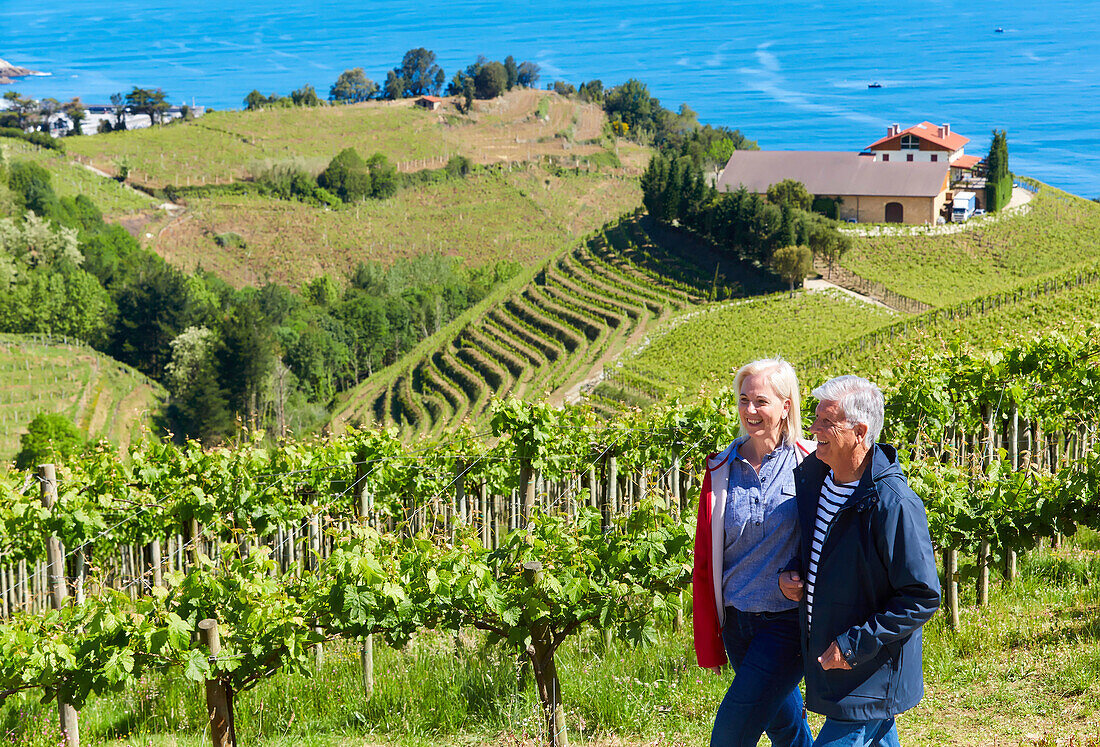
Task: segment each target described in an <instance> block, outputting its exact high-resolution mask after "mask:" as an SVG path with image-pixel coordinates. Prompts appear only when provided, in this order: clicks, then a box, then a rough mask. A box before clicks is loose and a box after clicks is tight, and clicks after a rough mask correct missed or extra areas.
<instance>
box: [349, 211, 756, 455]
mask: <svg viewBox="0 0 1100 747" xmlns="http://www.w3.org/2000/svg"><path fill="white" fill-rule="evenodd" d="M769 287H771V288H774V287H775V285H774V280H772V279H770V278H768V277H767V276H766V275H764V274H762V273H760V272H759V271H755V270H752V269H751V268H748V267H746V266H742V265H739V264H737V263H735V262H734V261H731V260H729V259H728V258H724V257H721V256H720V255H719V254H718V253H716V252H715V251H714V250H713V249H711V248H710V247H709V246H707V245H706V244H704V243H702V242H699V241H696V240H694V239H692V238H691V237H688V236H685V235H680V234H678V233H673V232H671V231H669V230H667V229H661V228H659V227H657V226H655V225H653V224H652V223H651V222H650V221H648V220H645V219H642V218H640V217H639V216H638V215H632V216H628V217H624V218H623V219H621V220H620V221H618V222H617V223H615V224H612V225H610V226H608V227H606V228H605V229H604V230H602V231H600V232H599V233H598V234H596V235H595V236H594V237H593V238H591V239H590V240H588V241H587V242H586V243H584V244H583V245H581V246H579V247H576V248H574V249H572V250H570V251H568V252H566V253H565V254H564V255H562V256H560V257H559V258H557V259H555V260H553V261H551V262H550V263H548V264H547V265H546V266H545V267H543V268H542V269H540V270H538V271H537V272H536V274H535V275H534V277H533V279H532V281H531V282H529V283H527V284H526V285H525V286H524V287H522V288H520V289H518V290H517V292H515V293H513V294H512V295H511V296H508V297H505V298H504V299H503V300H501V301H499V302H498V303H495V304H493V305H491V306H490V307H488V308H486V309H484V310H483V311H482V312H480V313H478V314H476V315H472V316H471V317H470V318H469V319H467V320H466V321H465V324H464V325H463V326H462V327H461V329H460V330H459V331H458V332H457V334H455V335H454V336H453V337H452V338H450V339H448V340H446V341H445V342H444V344H442V345H440V346H438V347H431V348H428V349H426V350H419V349H418V351H417V352H418V353H419V354H418V355H417V354H414V355H413V356H410V358H411V360H412V362H411V363H410V364H409V366H408V367H407V368H404V369H402V370H400V371H398V372H397V373H396V375H394V376H392V377H391V380H390V381H389V382H387V383H385V384H384V386H383V387H381V388H379V386H378V384H377V383H376V382H374V381H372V382H368V384H366V385H365V386H364V387H361V388H360V389H359V390H358V391H356V392H355V394H354V395H353V397H352V399H351V400H350V401H349V403H348V404H347V405H345V407H344V408H343V409H342V410H340V411H338V412H337V414H336V418H335V420H336V422H338V423H347V422H355V421H359V422H375V423H379V424H386V425H389V424H392V425H396V426H397V427H398V428H399V430H400V431H401V432H402V433H405V434H438V433H441V432H442V431H444V430H445V429H447V428H449V427H452V426H453V425H454V424H455V423H459V422H462V421H464V420H467V421H470V422H474V423H476V422H480V421H484V420H485V419H486V418H487V413H488V408H489V406H490V403H491V401H492V399H493V398H502V397H507V396H513V397H524V398H529V399H544V398H545V399H547V400H548V401H551V402H560V401H562V400H563V399H565V398H569V399H575V398H576V396H577V395H578V393H579V387H577V386H576V384H577V382H584V381H586V380H589V379H591V378H592V377H593V376H596V375H598V374H599V372H600V371H601V370H602V365H603V363H604V362H606V361H607V360H609V359H610V358H611V357H612V356H614V355H615V354H617V353H618V352H619V351H621V350H622V349H623V348H624V347H626V346H629V345H634V344H637V343H638V342H640V341H641V339H642V337H643V336H644V334H645V333H646V330H647V329H649V327H650V326H651V325H652V324H653V323H654V322H655V321H659V320H662V319H665V318H667V317H669V316H670V315H671V314H673V313H675V312H678V311H682V310H684V309H687V308H690V307H693V306H696V305H698V304H700V303H702V302H704V301H706V300H708V299H711V298H715V297H719V298H728V297H732V296H741V295H744V294H746V293H748V292H759V290H760V289H767V288H769ZM593 404H594V405H595V406H596V407H597V408H598V409H599V408H600V405H599V404H598V403H595V402H594V403H593ZM617 407H618V406H616V409H617ZM601 411H603V412H605V413H607V412H613V411H614V410H606V409H603V410H601Z"/></svg>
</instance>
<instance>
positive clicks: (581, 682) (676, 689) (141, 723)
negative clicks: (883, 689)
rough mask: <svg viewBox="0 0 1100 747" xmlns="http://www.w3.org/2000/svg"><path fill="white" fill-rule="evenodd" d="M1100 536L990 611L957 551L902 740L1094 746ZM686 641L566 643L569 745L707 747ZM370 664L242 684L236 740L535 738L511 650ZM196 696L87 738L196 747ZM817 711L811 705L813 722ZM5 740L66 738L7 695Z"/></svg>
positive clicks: (444, 641)
mask: <svg viewBox="0 0 1100 747" xmlns="http://www.w3.org/2000/svg"><path fill="white" fill-rule="evenodd" d="M1098 545H1100V541H1098V540H1097V534H1096V533H1095V532H1090V531H1088V530H1082V531H1081V532H1080V533H1079V534H1078V537H1077V538H1076V539H1075V540H1071V541H1069V542H1067V543H1066V545H1065V548H1064V549H1063V550H1060V551H1056V552H1055V551H1049V550H1040V551H1036V552H1033V553H1031V554H1029V555H1026V556H1024V557H1022V558H1021V560H1020V577H1019V579H1018V580H1017V582H1016V583H1015V584H1014V585H1013V586H1011V587H1008V588H1002V587H1001V585H1000V583H1001V579H1000V578H998V577H997V576H996V574H995V575H994V579H993V581H994V584H995V586H994V588H993V589H992V591H991V594H990V604H989V606H987V607H985V608H980V609H979V608H977V607H975V606H974V594H973V584H972V581H973V580H974V568H973V563H972V562H965V561H964V562H963V564H962V566H961V573H962V594H963V599H962V604H963V608H962V616H961V625H960V628H959V629H958V630H957V631H952V630H950V629H948V628H947V626H946V624H945V615H943V614H942V613H939V614H937V615H936V616H935V617H934V618H933V619H932V621H931V622H929V623H928V625H927V626H926V627H925V629H924V641H925V646H924V651H925V654H924V669H925V683H926V695H925V698H924V700H923V701H922V702H921V704H920V705H919V706H918V707H917V708H915V709H913V710H912V711H910V712H908V713H906V714H904V715H902V716H901V717H900V718H899V719H898V729H899V732H900V735H901V739H902V743H903V744H923V745H932V744H935V745H957V746H959V747H962V746H963V745H975V744H983V745H992V744H994V743H995V744H998V745H1006V746H1007V745H1023V744H1037V743H1043V744H1051V745H1053V744H1054V740H1060V741H1059V742H1058V743H1059V744H1066V740H1068V739H1070V738H1074V739H1076V740H1077V741H1076V742H1074V744H1077V745H1080V746H1081V747H1095V745H1096V744H1100V741H1097V740H1100V731H1098V724H1100V719H1098V718H1097V716H1098V715H1100V581H1098V579H1100V550H1098V549H1096V548H1097V546H1098ZM968 560H970V561H972V559H968ZM691 640H692V639H691V626H690V622H689V624H688V625H686V626H685V627H684V629H683V630H680V631H674V630H672V628H671V627H670V626H669V625H667V624H666V625H664V626H663V627H662V630H661V633H660V635H659V640H658V642H657V643H656V644H654V645H652V646H647V647H643V648H636V649H635V648H631V647H628V646H625V645H623V644H621V643H618V642H612V644H611V645H610V647H605V646H604V643H603V640H602V636H601V635H599V634H598V633H597V632H596V631H594V630H592V629H590V628H588V629H585V631H584V632H583V633H582V634H580V635H579V636H577V637H575V638H572V639H570V640H569V641H567V642H566V643H565V644H564V645H563V647H562V649H561V650H560V652H559V655H558V667H559V672H560V673H561V677H562V687H563V693H564V700H565V703H566V711H567V719H568V726H569V729H570V739H571V740H572V741H573V742H575V743H577V744H595V745H607V744H609V743H611V744H619V745H641V744H647V745H652V744H659V745H698V744H704V743H705V742H706V740H707V738H708V736H709V733H710V727H711V720H712V718H713V715H714V711H715V710H716V709H717V706H718V703H719V702H720V701H721V698H722V695H723V694H724V692H725V689H726V687H727V686H728V684H729V681H730V678H731V673H730V672H729V671H728V670H727V671H726V672H724V673H723V674H722V675H720V676H717V677H716V676H714V675H712V674H710V673H709V672H705V671H703V670H700V669H699V668H698V667H697V666H696V665H695V657H694V653H693V651H692V642H691ZM375 672H376V690H375V694H374V696H373V698H372V699H371V700H369V701H368V700H366V699H365V698H364V695H363V690H362V685H361V681H360V671H359V662H358V651H357V649H356V648H355V645H354V644H352V643H350V642H348V643H342V642H336V643H334V644H330V645H329V646H328V647H327V648H326V650H325V657H324V663H323V665H322V666H321V668H320V669H319V670H317V671H316V672H315V673H314V674H313V675H311V676H303V675H293V676H290V675H284V674H277V675H275V676H274V677H272V678H271V679H269V680H266V681H264V682H262V683H261V684H260V685H259V686H258V687H257V688H255V689H254V690H251V691H249V692H246V693H242V694H239V695H238V697H237V700H236V704H235V705H236V713H237V718H238V722H237V729H238V736H239V738H240V740H241V743H243V744H259V745H272V746H274V745H278V746H280V747H282V746H283V745H288V746H289V745H367V744H375V745H376V744H386V745H391V744H392V745H431V746H432V747H435V746H437V745H455V744H463V745H489V744H494V745H499V744H516V745H534V744H538V743H539V741H538V736H539V734H538V730H539V726H538V724H539V709H538V704H537V697H536V694H535V692H534V687H533V684H532V682H531V678H530V677H529V676H524V674H523V672H522V670H521V668H520V667H518V666H517V658H516V656H515V653H514V652H513V651H511V650H507V649H504V648H501V647H490V646H485V645H484V643H483V642H482V640H481V638H480V637H479V636H478V635H476V634H468V633H466V632H464V633H463V635H462V638H461V643H460V644H459V645H456V642H455V639H454V637H453V636H451V635H449V634H444V633H431V632H428V633H423V634H421V635H419V636H417V638H416V639H415V640H414V642H413V643H412V644H410V645H409V646H408V647H407V648H405V649H404V650H401V651H397V650H393V649H390V648H388V647H386V646H384V645H381V644H380V643H376V644H375ZM203 707H204V696H203V692H202V689H201V688H200V687H198V686H195V685H193V684H189V683H186V682H184V681H183V679H182V678H181V677H158V678H152V679H146V680H144V681H143V682H141V683H140V684H139V685H138V686H136V687H131V688H129V689H127V690H125V691H124V692H122V693H118V694H110V695H106V696H103V697H100V698H95V697H93V698H92V700H91V701H90V702H89V703H88V705H87V706H85V708H84V709H83V711H82V712H81V714H80V721H81V736H82V738H83V740H84V743H85V744H89V745H96V744H107V743H110V744H123V745H157V746H161V745H163V746H164V747H169V746H170V745H177V746H179V747H192V746H193V747H201V746H202V745H205V744H208V741H206V740H208V737H207V738H205V739H204V736H203V731H202V723H203V717H204V711H203ZM821 721H822V719H821V718H820V717H819V716H816V715H813V714H811V717H810V723H811V727H812V728H813V730H814V731H816V730H817V729H818V728H819V727H820V724H821ZM1032 737H1034V738H1032ZM0 739H3V741H4V742H5V743H7V744H18V745H27V746H28V747H29V746H34V747H38V745H43V746H45V745H48V744H49V745H56V744H57V743H58V742H57V733H56V709H55V708H54V707H53V705H52V704H47V705H42V704H40V703H39V702H38V699H37V698H35V697H32V696H29V695H22V696H13V697H12V698H10V699H9V700H8V701H7V703H5V704H4V705H3V706H2V707H0ZM1042 739H1046V740H1051V741H1049V742H1039V741H1037V740H1042ZM1090 739H1091V740H1093V741H1089V740H1090ZM51 740H52V741H51ZM761 744H762V745H763V744H767V740H766V739H765V740H762V741H761Z"/></svg>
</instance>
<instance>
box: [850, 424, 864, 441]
mask: <svg viewBox="0 0 1100 747" xmlns="http://www.w3.org/2000/svg"><path fill="white" fill-rule="evenodd" d="M852 432H853V433H855V434H856V435H857V436H858V437H859V440H860V443H863V442H864V441H866V440H867V424H866V423H856V425H855V427H854V428H852Z"/></svg>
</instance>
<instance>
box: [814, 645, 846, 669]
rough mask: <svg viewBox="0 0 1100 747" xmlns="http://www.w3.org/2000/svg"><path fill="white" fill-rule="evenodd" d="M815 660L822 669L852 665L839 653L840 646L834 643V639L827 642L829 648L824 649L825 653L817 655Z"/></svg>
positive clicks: (843, 667)
mask: <svg viewBox="0 0 1100 747" xmlns="http://www.w3.org/2000/svg"><path fill="white" fill-rule="evenodd" d="M817 661H818V663H819V664H821V668H822V669H851V668H852V665H851V664H849V663H848V661H847V659H845V658H844V657H843V656H841V655H840V646H838V645H836V641H833V642H832V643H830V644H829V648H827V649H825V653H823V654H822V655H821V656H819V657H817Z"/></svg>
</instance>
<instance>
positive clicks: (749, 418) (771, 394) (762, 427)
mask: <svg viewBox="0 0 1100 747" xmlns="http://www.w3.org/2000/svg"><path fill="white" fill-rule="evenodd" d="M790 409H791V401H790V400H789V399H783V398H782V397H780V396H779V395H778V394H776V393H775V389H773V388H772V385H771V382H769V381H768V376H767V375H766V374H755V375H751V376H746V377H745V378H744V380H743V381H742V382H741V396H740V397H739V399H738V404H737V411H738V412H739V413H740V415H741V425H742V426H743V427H744V429H745V433H747V434H749V438H765V439H775V440H777V441H778V439H779V434H780V433H781V432H782V427H783V420H784V419H785V418H786V417H787V413H788V412H790Z"/></svg>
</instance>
